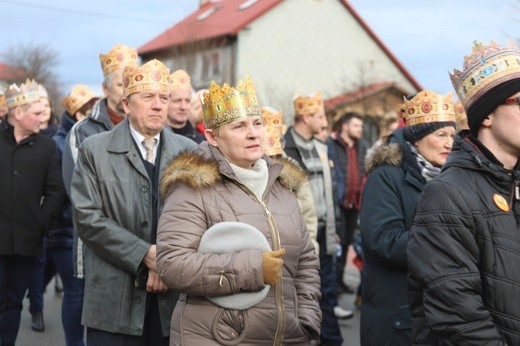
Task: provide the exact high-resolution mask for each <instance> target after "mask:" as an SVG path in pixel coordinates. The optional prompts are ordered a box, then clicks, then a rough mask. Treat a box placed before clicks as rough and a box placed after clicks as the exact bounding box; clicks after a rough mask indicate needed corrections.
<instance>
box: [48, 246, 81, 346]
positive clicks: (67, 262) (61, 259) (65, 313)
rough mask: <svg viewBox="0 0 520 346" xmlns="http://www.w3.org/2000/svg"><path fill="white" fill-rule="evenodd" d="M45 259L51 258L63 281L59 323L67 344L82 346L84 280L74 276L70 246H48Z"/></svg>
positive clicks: (69, 345)
mask: <svg viewBox="0 0 520 346" xmlns="http://www.w3.org/2000/svg"><path fill="white" fill-rule="evenodd" d="M47 259H52V261H53V262H54V263H55V264H56V269H57V270H58V274H59V275H60V277H61V280H62V282H63V301H62V303H61V324H62V326H63V331H64V333H65V342H66V345H67V346H84V345H85V342H84V340H83V336H84V335H83V334H84V328H83V326H82V325H81V313H82V311H83V293H84V287H85V280H84V279H78V278H76V277H74V275H73V274H74V268H73V266H74V264H73V261H72V248H48V249H47Z"/></svg>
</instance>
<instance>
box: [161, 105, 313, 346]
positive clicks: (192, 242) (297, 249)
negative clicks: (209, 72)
mask: <svg viewBox="0 0 520 346" xmlns="http://www.w3.org/2000/svg"><path fill="white" fill-rule="evenodd" d="M207 102H210V101H207ZM207 116H208V113H206V112H205V124H206V126H207V128H208V129H207V130H206V138H207V140H208V141H207V142H203V143H202V144H200V145H199V148H198V150H197V151H196V152H194V153H193V152H192V153H186V154H184V155H180V156H178V157H177V158H176V159H175V160H173V161H172V162H171V163H170V165H169V167H168V168H167V171H166V172H165V178H164V179H163V181H162V185H161V188H162V193H163V196H165V198H166V200H165V207H164V209H163V212H162V215H161V218H160V221H159V228H158V234H157V251H158V254H157V266H158V271H159V274H160V275H161V278H162V280H163V282H164V283H165V284H166V285H167V286H168V287H169V288H170V289H174V290H178V291H179V292H180V293H181V295H180V298H179V302H178V303H177V306H176V308H175V311H174V313H173V316H172V324H171V334H170V335H171V336H170V345H238V344H240V345H309V344H310V342H311V339H316V338H317V337H318V336H319V331H320V320H321V311H320V307H319V298H320V279H319V272H318V271H319V263H318V257H317V256H316V254H315V251H314V247H313V245H312V243H311V239H310V236H309V233H308V231H307V228H306V226H305V224H304V221H303V218H302V215H301V212H300V210H299V206H298V202H297V200H296V197H295V193H294V192H295V191H297V190H298V188H299V187H300V186H301V184H302V183H303V182H304V181H305V175H304V173H303V172H302V171H301V169H299V168H298V167H297V166H296V165H294V164H292V163H290V162H288V161H284V160H281V161H272V160H271V159H270V158H269V157H268V156H265V155H264V154H263V149H262V145H261V143H262V140H263V120H262V118H261V113H258V112H256V108H252V109H251V108H248V109H247V110H242V111H241V112H240V111H239V112H230V113H228V114H227V115H225V116H224V120H223V121H222V117H220V118H219V120H218V121H217V120H215V118H208V117H207ZM209 116H211V114H209ZM226 117H227V118H226ZM208 125H209V126H208ZM227 221H233V222H242V223H246V224H248V225H251V226H253V227H254V228H256V229H257V230H259V231H260V232H261V233H262V234H263V236H265V239H266V240H267V242H268V243H269V245H270V248H271V251H263V250H259V249H257V248H255V246H254V244H253V243H254V242H255V241H254V240H253V238H251V243H252V244H251V247H246V248H245V249H244V250H239V251H231V252H224V253H219V254H217V253H201V252H198V251H197V250H198V248H199V244H200V241H201V237H202V236H203V234H204V233H205V232H206V231H207V230H208V229H209V228H210V227H212V226H214V225H217V224H219V223H222V222H227ZM244 234H246V233H245V232H244ZM242 240H243V239H242ZM248 241H249V240H248ZM230 247H232V244H230ZM267 285H270V286H268V287H269V288H268V289H266V292H267V293H266V295H265V297H264V298H263V299H261V300H260V301H259V302H255V303H254V305H252V306H247V307H246V308H244V307H243V305H244V304H245V305H248V299H249V296H248V294H245V295H237V294H238V293H246V292H248V293H251V294H252V295H253V294H258V293H259V292H260V291H262V290H263V289H264V288H265V287H266V286H267ZM228 295H232V296H231V297H232V298H231V300H233V299H234V297H237V299H238V300H240V302H239V303H238V305H239V306H240V308H236V309H235V308H229V307H222V306H220V305H219V303H218V302H217V303H215V302H214V301H215V300H214V299H213V298H215V297H222V296H228ZM238 296H240V298H238ZM244 296H245V297H244ZM256 297H257V295H256ZM249 305H251V304H249Z"/></svg>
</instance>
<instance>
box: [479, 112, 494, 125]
mask: <svg viewBox="0 0 520 346" xmlns="http://www.w3.org/2000/svg"><path fill="white" fill-rule="evenodd" d="M492 124H493V114H490V115H488V116H487V117H485V118H484V120H483V121H482V123H481V124H480V126H483V127H490V126H491V125H492Z"/></svg>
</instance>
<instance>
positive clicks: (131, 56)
mask: <svg viewBox="0 0 520 346" xmlns="http://www.w3.org/2000/svg"><path fill="white" fill-rule="evenodd" d="M99 60H100V61H101V68H102V69H103V76H105V77H106V76H108V75H109V74H110V73H112V72H114V71H116V70H120V69H123V68H125V67H126V66H131V67H137V66H139V60H138V55H137V49H135V48H130V47H128V46H125V45H124V44H118V45H115V46H114V47H112V49H111V50H110V52H108V53H106V54H99Z"/></svg>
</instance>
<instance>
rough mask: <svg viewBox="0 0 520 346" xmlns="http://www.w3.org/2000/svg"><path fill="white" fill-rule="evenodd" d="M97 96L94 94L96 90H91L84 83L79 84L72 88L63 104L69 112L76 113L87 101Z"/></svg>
mask: <svg viewBox="0 0 520 346" xmlns="http://www.w3.org/2000/svg"><path fill="white" fill-rule="evenodd" d="M97 98H98V97H97V96H96V95H94V92H93V91H92V90H90V88H89V87H88V86H86V85H84V84H78V85H75V86H74V87H73V88H72V91H71V92H70V94H69V96H67V97H65V98H64V99H63V106H64V107H65V110H66V111H67V113H69V114H70V115H74V114H76V112H77V111H78V110H80V109H81V107H83V106H84V105H85V104H86V103H87V102H89V101H90V100H92V99H97Z"/></svg>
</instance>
